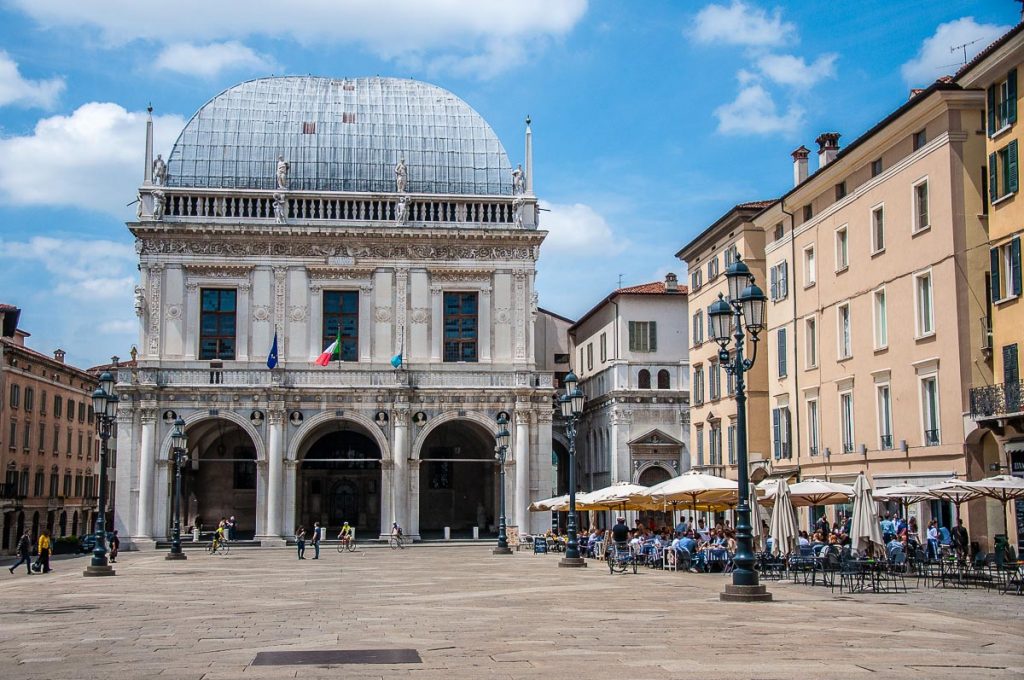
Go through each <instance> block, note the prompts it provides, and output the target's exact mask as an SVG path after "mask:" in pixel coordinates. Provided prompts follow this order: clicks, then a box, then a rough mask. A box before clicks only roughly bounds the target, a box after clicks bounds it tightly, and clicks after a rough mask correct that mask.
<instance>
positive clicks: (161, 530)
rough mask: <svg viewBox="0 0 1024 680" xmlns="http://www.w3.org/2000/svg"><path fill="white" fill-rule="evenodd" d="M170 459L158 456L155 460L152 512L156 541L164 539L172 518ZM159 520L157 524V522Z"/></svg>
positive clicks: (172, 490) (172, 491)
mask: <svg viewBox="0 0 1024 680" xmlns="http://www.w3.org/2000/svg"><path fill="white" fill-rule="evenodd" d="M172 469H173V467H172V465H171V461H170V460H168V459H166V458H160V457H158V458H157V460H156V481H155V482H154V484H153V488H155V489H156V498H155V499H154V500H155V501H156V503H155V505H156V511H155V512H154V514H153V525H154V526H153V538H154V539H155V540H157V541H166V540H167V536H168V530H169V529H170V525H171V522H173V521H174V518H173V517H171V508H170V505H171V504H170V500H171V494H172V493H174V489H173V488H172V486H171V475H172V474H173V473H172ZM158 522H159V524H158Z"/></svg>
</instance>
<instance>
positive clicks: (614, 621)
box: [0, 545, 1024, 680]
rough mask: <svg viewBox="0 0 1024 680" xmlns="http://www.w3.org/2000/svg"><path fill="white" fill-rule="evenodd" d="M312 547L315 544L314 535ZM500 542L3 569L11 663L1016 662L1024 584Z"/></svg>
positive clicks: (435, 672)
mask: <svg viewBox="0 0 1024 680" xmlns="http://www.w3.org/2000/svg"><path fill="white" fill-rule="evenodd" d="M307 556H308V557H311V556H312V551H308V552H307ZM557 559H558V558H557V556H555V555H547V556H545V555H539V556H534V555H531V554H528V553H525V552H524V553H519V554H515V555H513V556H511V557H500V556H494V555H491V554H490V547H489V546H487V547H485V546H482V545H481V546H469V547H441V546H424V545H417V546H414V547H411V548H409V549H406V550H404V551H391V550H388V549H386V548H378V547H374V548H368V549H365V550H361V551H359V552H356V553H348V554H344V555H339V554H338V553H337V552H336V551H335V550H334V549H333V547H332V548H330V549H329V550H324V551H323V553H322V559H320V560H318V561H314V560H311V559H307V560H305V561H302V562H300V561H298V560H296V559H295V554H294V552H293V551H291V550H285V549H261V550H243V549H236V550H234V551H233V552H232V553H231V554H230V555H229V556H227V557H211V556H208V555H206V554H205V553H198V552H190V553H189V559H188V561H186V562H166V561H165V560H164V559H163V555H162V554H157V553H122V558H121V559H120V560H119V561H118V564H117V569H118V576H117V577H115V578H112V579H86V578H83V577H82V576H81V571H82V568H83V567H84V566H85V564H86V561H85V559H84V558H82V559H75V560H63V561H58V562H56V563H55V567H56V569H57V571H56V572H55V573H53V574H51V575H46V576H31V577H28V576H24V575H23V574H22V573H19V574H17V575H15V576H10V575H8V574H3V575H2V576H3V577H2V579H0V602H2V605H0V658H2V659H3V660H4V661H3V666H4V677H9V678H19V679H22V678H47V679H54V680H59V679H64V678H68V679H71V678H74V679H88V678H103V679H104V680H111V679H121V678H124V679H134V678H192V679H197V680H198V679H199V678H202V679H204V680H217V679H228V678H289V677H302V678H321V677H323V678H327V677H332V678H338V677H345V678H405V677H411V678H446V679H451V678H568V677H580V678H588V679H589V678H631V679H633V678H659V679H661V678H687V677H695V678H714V679H715V680H727V679H729V678H795V677H800V678H844V679H845V678H851V677H900V678H944V677H950V678H964V677H970V678H997V677H998V678H1010V677H1022V675H1024V599H1022V598H1019V597H1015V596H1010V595H1000V594H998V593H994V592H987V591H978V590H970V591H946V590H933V589H921V590H915V589H914V588H913V580H911V582H910V586H911V590H910V593H909V594H900V595H855V596H843V597H840V596H839V594H838V591H837V592H836V594H835V595H833V594H831V593H830V592H829V591H828V590H827V589H823V588H820V587H818V588H811V587H809V586H801V585H790V584H785V583H784V584H771V585H770V589H771V590H772V591H773V593H774V594H775V597H776V602H774V603H772V604H767V605H765V604H761V605H741V604H731V603H730V604H725V603H721V602H719V601H718V592H719V591H720V590H721V587H722V585H723V584H724V583H725V579H726V578H727V577H724V576H720V575H696V574H689V573H665V572H662V571H653V570H646V569H642V570H641V571H640V573H639V574H637V575H635V576H634V575H633V574H625V575H616V576H611V575H609V573H608V570H607V569H606V568H605V567H604V564H603V563H598V562H591V566H590V568H588V569H583V570H571V571H570V570H565V569H558V568H557V566H556V562H557ZM352 649H364V650H403V649H404V650H416V652H418V653H419V656H420V657H421V658H422V662H421V663H410V664H396V665H381V664H365V665H351V664H346V665H343V666H317V665H294V666H261V665H253V660H254V659H255V657H256V654H257V653H259V652H268V651H274V652H296V651H314V650H316V651H323V650H352Z"/></svg>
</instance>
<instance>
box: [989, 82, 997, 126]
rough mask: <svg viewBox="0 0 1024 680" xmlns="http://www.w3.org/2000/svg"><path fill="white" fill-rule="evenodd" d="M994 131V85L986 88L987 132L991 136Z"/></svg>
mask: <svg viewBox="0 0 1024 680" xmlns="http://www.w3.org/2000/svg"><path fill="white" fill-rule="evenodd" d="M995 131H996V86H995V85H990V86H989V88H988V134H989V136H990V137H991V136H992V134H993V133H994V132H995Z"/></svg>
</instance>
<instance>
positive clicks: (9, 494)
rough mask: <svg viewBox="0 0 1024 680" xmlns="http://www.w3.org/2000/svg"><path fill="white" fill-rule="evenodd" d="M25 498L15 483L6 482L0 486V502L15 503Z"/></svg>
mask: <svg viewBox="0 0 1024 680" xmlns="http://www.w3.org/2000/svg"><path fill="white" fill-rule="evenodd" d="M24 498H25V494H23V493H21V492H20V491H19V490H18V483H17V482H6V483H4V484H0V500H5V501H17V500H22V499H24Z"/></svg>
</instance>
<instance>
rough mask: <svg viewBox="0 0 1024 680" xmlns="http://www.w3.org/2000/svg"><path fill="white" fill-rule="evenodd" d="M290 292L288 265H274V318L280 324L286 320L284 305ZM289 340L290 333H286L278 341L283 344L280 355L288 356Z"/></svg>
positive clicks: (279, 349) (279, 351)
mask: <svg viewBox="0 0 1024 680" xmlns="http://www.w3.org/2000/svg"><path fill="white" fill-rule="evenodd" d="M287 294H288V268H287V267H274V320H275V322H276V323H278V324H280V323H281V322H282V321H284V307H285V298H286V296H287ZM287 342H288V334H287V333H285V334H284V335H283V336H282V337H281V338H280V339H279V340H278V343H279V344H280V345H281V346H280V347H279V348H278V355H279V356H287V355H288V350H287V347H286V345H287Z"/></svg>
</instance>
